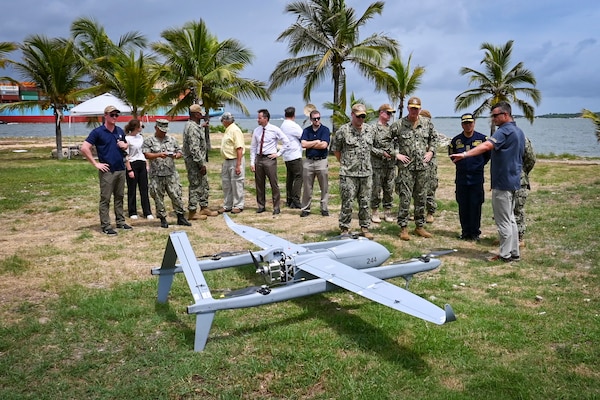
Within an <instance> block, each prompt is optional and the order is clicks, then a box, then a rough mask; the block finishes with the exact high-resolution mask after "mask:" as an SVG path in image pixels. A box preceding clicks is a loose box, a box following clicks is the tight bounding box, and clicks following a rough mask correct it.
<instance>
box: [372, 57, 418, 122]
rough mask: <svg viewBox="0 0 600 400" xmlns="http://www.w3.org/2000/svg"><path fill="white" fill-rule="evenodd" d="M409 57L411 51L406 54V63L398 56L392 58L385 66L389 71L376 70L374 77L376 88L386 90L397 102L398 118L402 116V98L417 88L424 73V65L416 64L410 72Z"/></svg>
mask: <svg viewBox="0 0 600 400" xmlns="http://www.w3.org/2000/svg"><path fill="white" fill-rule="evenodd" d="M411 59H412V53H411V54H410V55H409V56H408V60H407V61H406V64H404V63H403V62H402V59H401V58H400V56H398V57H394V58H392V59H391V60H390V64H389V65H388V66H387V68H386V69H389V70H390V71H391V73H388V72H386V71H384V70H382V71H378V72H377V75H376V79H375V84H376V88H377V90H382V91H384V92H386V93H387V95H388V96H389V98H390V99H391V100H392V103H396V102H398V118H402V112H403V111H404V99H405V98H406V97H408V96H410V95H411V94H413V93H414V92H415V91H416V90H417V88H418V87H419V86H420V85H421V80H422V78H423V74H425V67H421V66H418V65H417V66H416V67H415V68H414V69H413V70H412V73H411V71H410V61H411Z"/></svg>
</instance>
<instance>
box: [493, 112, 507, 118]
mask: <svg viewBox="0 0 600 400" xmlns="http://www.w3.org/2000/svg"><path fill="white" fill-rule="evenodd" d="M502 114H506V113H505V112H501V113H498V114H492V115H491V117H492V118H496V117H497V116H498V115H502Z"/></svg>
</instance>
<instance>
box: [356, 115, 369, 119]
mask: <svg viewBox="0 0 600 400" xmlns="http://www.w3.org/2000/svg"><path fill="white" fill-rule="evenodd" d="M354 116H355V117H356V118H360V119H365V118H367V114H360V115H356V114H354Z"/></svg>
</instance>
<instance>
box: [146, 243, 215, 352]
mask: <svg viewBox="0 0 600 400" xmlns="http://www.w3.org/2000/svg"><path fill="white" fill-rule="evenodd" d="M177 259H179V262H180V264H179V265H176V264H175V263H176V262H177ZM179 270H183V273H184V275H185V278H186V281H187V283H188V286H189V288H190V291H191V292H192V296H193V297H194V302H195V304H201V303H204V302H213V301H214V300H213V297H212V295H211V293H210V290H209V288H208V284H207V283H206V279H204V274H203V273H202V269H200V268H199V266H198V260H197V258H196V255H195V254H194V250H193V249H192V245H191V244H190V241H189V239H188V237H187V235H186V233H185V232H173V233H171V234H170V235H169V241H168V242H167V247H166V249H165V254H164V256H163V262H162V264H161V267H160V268H159V269H157V270H153V271H152V273H153V274H156V275H159V280H158V298H157V301H158V302H159V303H166V302H167V299H168V296H169V291H170V290H171V286H172V284H173V277H174V274H175V273H176V272H179ZM214 316H215V311H205V312H203V313H201V314H200V313H199V314H196V337H195V339H194V350H195V351H202V350H203V349H204V346H205V345H206V341H207V340H208V333H209V332H210V328H211V326H212V322H213V318H214Z"/></svg>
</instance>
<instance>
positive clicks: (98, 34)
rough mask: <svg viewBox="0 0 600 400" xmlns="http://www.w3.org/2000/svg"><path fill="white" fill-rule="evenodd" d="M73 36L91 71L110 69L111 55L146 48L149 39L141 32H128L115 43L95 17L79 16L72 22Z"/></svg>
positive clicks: (93, 74) (92, 72)
mask: <svg viewBox="0 0 600 400" xmlns="http://www.w3.org/2000/svg"><path fill="white" fill-rule="evenodd" d="M71 37H72V38H73V40H74V41H75V43H76V44H77V48H78V49H79V52H80V53H81V55H82V57H83V60H84V61H86V62H87V65H88V68H89V69H90V73H91V74H92V76H94V77H95V72H99V71H100V72H101V71H103V70H104V71H110V69H111V67H112V63H111V57H114V56H115V55H116V53H117V52H118V51H129V50H136V49H144V48H145V47H146V46H147V39H146V37H145V36H144V35H142V34H140V33H139V32H136V31H134V32H128V33H126V34H124V35H122V36H120V37H119V41H118V42H117V43H114V42H113V41H112V40H111V39H110V38H109V37H108V34H107V33H106V30H105V29H104V27H103V26H102V25H100V24H99V23H98V22H97V21H96V20H95V19H93V18H78V19H76V20H75V21H73V23H72V24H71Z"/></svg>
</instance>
